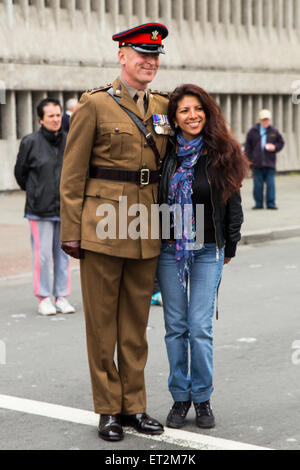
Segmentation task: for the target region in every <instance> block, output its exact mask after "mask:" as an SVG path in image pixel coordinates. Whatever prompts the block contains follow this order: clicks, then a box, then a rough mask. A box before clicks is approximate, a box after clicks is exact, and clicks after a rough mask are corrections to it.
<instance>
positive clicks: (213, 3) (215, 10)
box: [208, 0, 219, 33]
mask: <svg viewBox="0 0 300 470" xmlns="http://www.w3.org/2000/svg"><path fill="white" fill-rule="evenodd" d="M208 8H209V11H210V19H211V25H212V28H213V31H214V33H216V28H217V25H218V23H219V0H210V2H209V6H208Z"/></svg>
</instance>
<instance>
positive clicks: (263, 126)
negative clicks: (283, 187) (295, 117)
mask: <svg viewBox="0 0 300 470" xmlns="http://www.w3.org/2000/svg"><path fill="white" fill-rule="evenodd" d="M258 119H259V122H258V123H257V124H255V126H253V127H252V129H250V131H249V132H248V135H247V140H246V146H245V153H246V155H247V157H248V158H249V160H250V162H251V167H252V171H253V197H254V200H255V206H254V207H253V209H263V207H264V194H263V193H264V183H266V186H267V192H266V205H267V208H268V209H278V207H277V206H276V202H275V170H276V152H279V151H280V150H282V148H283V147H284V140H283V138H282V136H281V134H280V133H279V131H278V129H276V127H274V126H272V125H271V119H272V115H271V112H270V111H269V110H267V109H263V110H261V111H260V113H259V116H258Z"/></svg>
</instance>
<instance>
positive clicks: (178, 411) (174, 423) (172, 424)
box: [167, 401, 191, 428]
mask: <svg viewBox="0 0 300 470" xmlns="http://www.w3.org/2000/svg"><path fill="white" fill-rule="evenodd" d="M190 406H191V402H190V401H175V402H174V404H173V406H172V408H171V410H170V412H169V414H168V417H167V426H169V428H182V426H184V424H185V417H186V415H187V414H188V411H189V409H190Z"/></svg>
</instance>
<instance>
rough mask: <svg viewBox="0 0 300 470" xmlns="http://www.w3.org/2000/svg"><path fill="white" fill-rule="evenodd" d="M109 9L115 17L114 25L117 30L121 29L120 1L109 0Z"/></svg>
mask: <svg viewBox="0 0 300 470" xmlns="http://www.w3.org/2000/svg"><path fill="white" fill-rule="evenodd" d="M108 3H109V11H110V13H111V16H112V18H113V25H114V29H115V31H119V2H118V0H108Z"/></svg>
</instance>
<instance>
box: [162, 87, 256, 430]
mask: <svg viewBox="0 0 300 470" xmlns="http://www.w3.org/2000/svg"><path fill="white" fill-rule="evenodd" d="M168 118H169V123H170V125H171V127H172V128H173V130H174V134H175V136H174V138H173V139H171V140H170V142H169V147H168V152H167V155H166V158H165V160H164V164H163V169H162V175H161V183H160V189H159V202H160V204H168V206H169V209H170V213H171V223H170V233H169V234H168V236H167V238H165V239H164V234H163V237H162V238H163V240H162V248H161V254H160V257H159V262H158V279H159V283H160V286H161V291H162V299H163V308H164V318H165V328H166V335H165V341H166V347H167V353H168V359H169V365H170V375H169V380H168V386H169V391H170V393H171V395H172V398H173V400H174V404H173V406H172V408H171V410H170V412H169V414H168V417H167V426H169V427H173V428H180V427H182V426H183V425H184V424H185V418H186V415H187V413H188V411H189V408H190V406H191V403H192V402H193V403H194V407H195V411H196V424H197V426H199V427H200V428H211V427H214V426H215V419H214V415H213V412H212V409H211V406H210V396H211V393H212V391H213V332H212V320H213V314H214V308H215V299H216V294H217V289H218V286H219V283H220V280H221V275H222V269H223V265H224V264H227V263H229V262H230V260H231V258H233V257H234V256H235V252H236V245H237V242H238V241H239V240H240V237H241V235H240V229H241V225H242V222H243V212H242V207H241V197H240V188H241V185H242V180H243V179H244V177H245V176H246V174H247V172H248V168H249V166H248V160H247V158H246V157H245V155H244V154H243V152H242V150H241V147H240V145H239V143H238V142H237V141H236V140H235V139H234V137H233V136H232V135H231V133H230V131H229V130H228V128H227V125H226V122H225V119H224V117H223V115H222V112H221V110H220V108H219V106H218V105H217V103H216V102H215V101H214V99H213V98H212V96H211V95H209V93H207V92H206V91H205V90H203V89H202V88H200V87H198V86H196V85H192V84H185V85H182V86H180V87H178V88H176V89H175V90H174V92H173V93H172V94H171V96H170V102H169V109H168ZM199 205H202V206H201V207H202V208H203V206H204V214H203V213H202V214H203V217H202V219H201V220H199V221H198V220H197V219H198V218H199V219H200V217H197V214H200V213H201V211H197V206H198V208H199V207H200V206H199ZM174 207H176V210H175V211H174ZM178 208H179V212H180V214H178ZM187 221H188V224H187ZM197 223H198V224H201V227H200V228H199V226H198V227H197ZM186 224H187V225H188V227H187V226H186ZM199 229H200V230H199ZM201 230H202V234H203V238H204V239H203V240H202V244H200V245H199V244H198V246H197V241H196V239H195V234H196V233H200V232H201ZM189 347H190V354H189ZM189 357H190V359H189Z"/></svg>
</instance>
